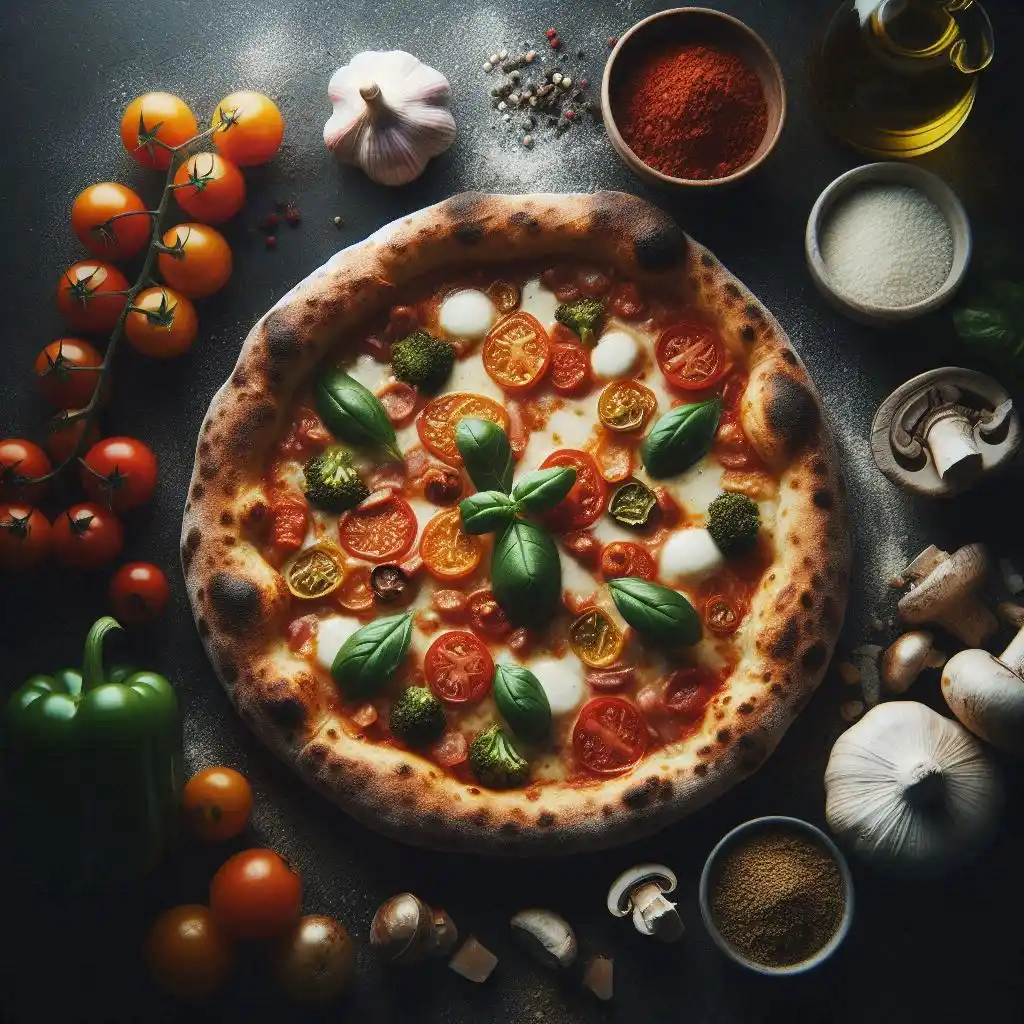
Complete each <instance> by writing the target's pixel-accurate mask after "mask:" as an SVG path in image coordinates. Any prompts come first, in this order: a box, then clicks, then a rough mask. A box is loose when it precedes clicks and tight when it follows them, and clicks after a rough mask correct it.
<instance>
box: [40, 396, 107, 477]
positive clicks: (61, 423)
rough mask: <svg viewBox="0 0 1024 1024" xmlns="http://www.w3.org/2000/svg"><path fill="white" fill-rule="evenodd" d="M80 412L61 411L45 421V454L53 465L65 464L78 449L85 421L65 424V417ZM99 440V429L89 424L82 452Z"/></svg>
mask: <svg viewBox="0 0 1024 1024" xmlns="http://www.w3.org/2000/svg"><path fill="white" fill-rule="evenodd" d="M77 412H81V409H62V410H61V411H60V412H59V413H57V415H56V416H51V417H50V419H49V420H48V421H47V425H46V429H47V431H48V433H47V435H46V452H47V454H48V455H49V456H50V458H51V459H52V460H53V461H54V463H58V464H59V463H61V462H67V460H68V459H70V458H71V456H72V455H73V454H74V452H75V449H76V448H77V447H78V439H79V438H80V437H81V436H82V434H83V433H85V420H72V421H71V422H70V423H67V422H65V421H66V419H67V417H68V416H70V415H72V414H74V413H77ZM99 439H100V428H99V427H97V426H96V424H95V423H90V424H89V431H88V433H87V434H86V437H85V444H84V445H83V446H82V450H83V451H88V450H89V449H90V448H91V447H92V446H93V445H94V444H95V443H96V442H97V441H98V440H99Z"/></svg>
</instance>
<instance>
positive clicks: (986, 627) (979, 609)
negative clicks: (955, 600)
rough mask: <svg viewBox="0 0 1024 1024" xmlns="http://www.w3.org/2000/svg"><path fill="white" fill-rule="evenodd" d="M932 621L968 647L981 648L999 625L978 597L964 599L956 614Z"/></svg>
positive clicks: (934, 618)
mask: <svg viewBox="0 0 1024 1024" xmlns="http://www.w3.org/2000/svg"><path fill="white" fill-rule="evenodd" d="M932 619H933V621H934V622H935V623H937V624H938V625H940V626H942V627H943V628H944V629H948V630H949V632H950V633H952V634H953V636H955V637H959V638H960V639H961V640H963V642H964V643H965V644H966V645H967V646H968V647H980V646H981V645H982V644H983V643H984V642H985V640H986V639H987V638H988V637H990V636H991V635H992V633H994V632H995V630H996V627H997V625H998V624H997V622H996V617H995V616H994V615H993V614H992V613H991V612H990V611H989V610H988V608H986V607H985V605H984V604H983V603H982V602H981V601H980V600H978V598H976V597H967V598H964V600H963V603H962V604H961V605H960V606H959V608H957V609H956V612H955V613H953V614H944V615H936V616H933V617H932Z"/></svg>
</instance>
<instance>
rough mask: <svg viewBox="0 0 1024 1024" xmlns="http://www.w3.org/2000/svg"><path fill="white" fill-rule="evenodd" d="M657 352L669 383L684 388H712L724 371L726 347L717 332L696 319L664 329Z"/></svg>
mask: <svg viewBox="0 0 1024 1024" xmlns="http://www.w3.org/2000/svg"><path fill="white" fill-rule="evenodd" d="M655 355H656V356H657V358H658V365H659V366H660V367H661V372H662V373H664V374H665V377H666V378H667V379H668V381H669V383H670V384H674V385H675V386H676V387H677V388H682V389H683V390H684V391H700V390H702V389H703V388H709V387H711V386H712V385H713V384H716V383H717V382H718V381H719V380H721V378H722V377H723V376H724V375H725V370H726V363H725V349H724V347H723V346H722V342H721V339H720V338H719V337H718V332H717V331H716V330H715V329H714V328H713V327H709V326H708V325H707V324H702V323H700V322H699V321H697V320H684V321H681V322H680V323H675V324H673V325H672V326H671V327H668V328H667V329H666V330H664V331H662V332H661V337H660V338H658V344H657V346H656V347H655Z"/></svg>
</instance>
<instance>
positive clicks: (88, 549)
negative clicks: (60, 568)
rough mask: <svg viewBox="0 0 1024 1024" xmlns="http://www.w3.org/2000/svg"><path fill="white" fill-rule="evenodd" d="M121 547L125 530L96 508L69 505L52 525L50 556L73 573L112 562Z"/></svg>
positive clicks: (103, 511)
mask: <svg viewBox="0 0 1024 1024" xmlns="http://www.w3.org/2000/svg"><path fill="white" fill-rule="evenodd" d="M122 547H124V527H122V526H121V520H120V519H118V518H117V516H115V515H114V513H113V512H110V511H108V510H107V509H105V508H101V507H100V506H99V505H92V504H89V503H85V504H82V505H72V506H71V508H69V509H68V510H67V511H65V512H62V513H61V514H60V515H59V516H57V518H56V519H55V520H54V521H53V553H54V555H55V556H56V558H57V561H58V562H60V563H61V564H62V565H67V566H69V567H70V568H72V569H96V568H98V567H99V566H101V565H106V564H107V563H108V562H112V561H113V560H114V559H115V558H117V556H118V555H119V554H120V553H121V548H122Z"/></svg>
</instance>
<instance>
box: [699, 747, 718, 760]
mask: <svg viewBox="0 0 1024 1024" xmlns="http://www.w3.org/2000/svg"><path fill="white" fill-rule="evenodd" d="M714 753H715V751H714V748H713V747H710V746H703V747H698V748H697V756H698V757H704V758H711V757H712V756H713V755H714Z"/></svg>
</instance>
